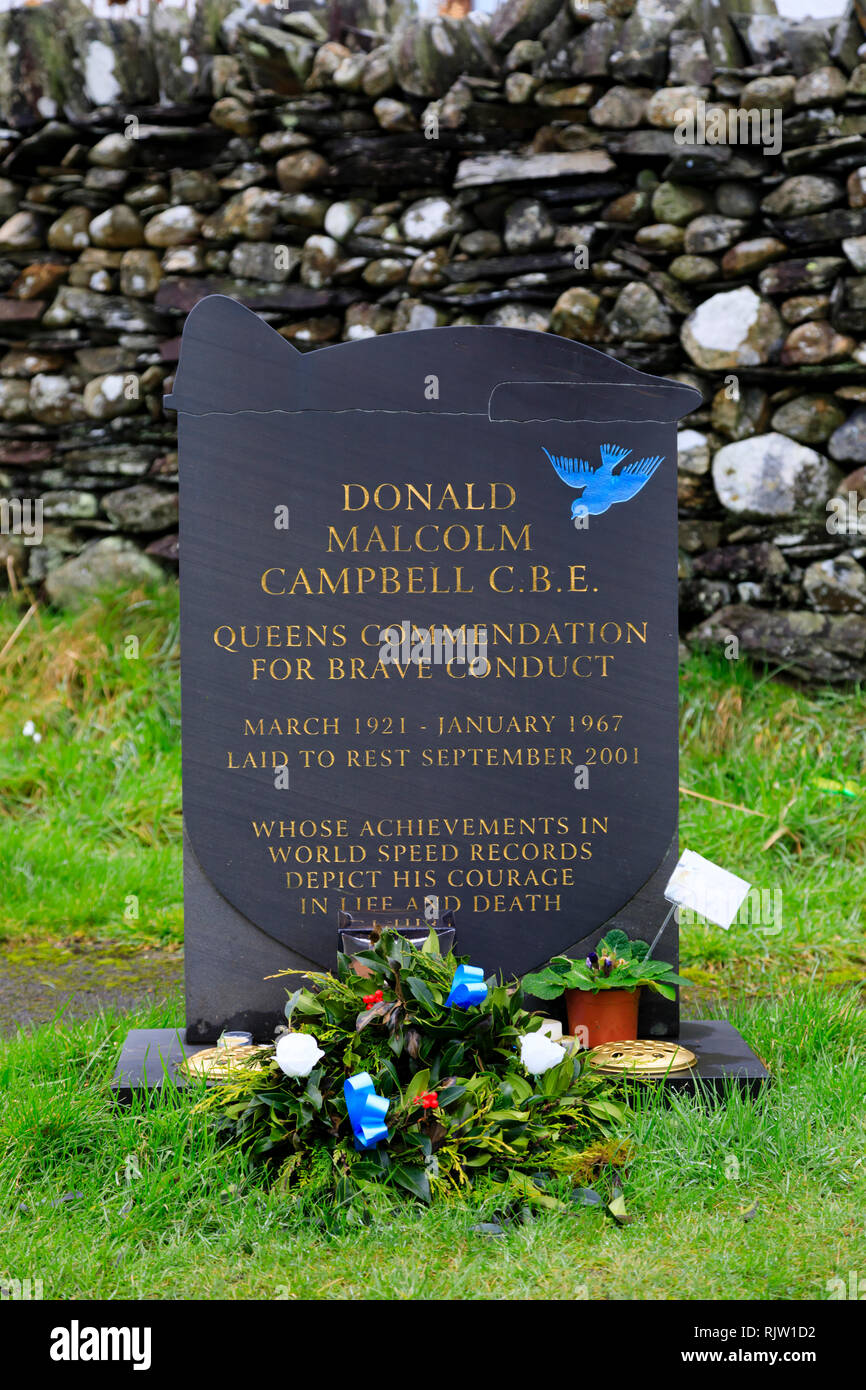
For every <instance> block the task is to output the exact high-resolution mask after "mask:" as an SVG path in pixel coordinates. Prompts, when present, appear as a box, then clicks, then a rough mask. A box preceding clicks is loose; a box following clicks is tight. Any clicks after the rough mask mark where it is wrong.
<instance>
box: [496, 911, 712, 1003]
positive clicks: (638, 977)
mask: <svg viewBox="0 0 866 1390" xmlns="http://www.w3.org/2000/svg"><path fill="white" fill-rule="evenodd" d="M648 950H649V946H648V944H647V942H646V941H630V940H629V938H628V936H627V935H626V933H625V932H624V931H620V930H619V929H618V928H614V929H613V930H612V931H609V932H608V933H607V936H606V937H605V938H604V940H603V941H600V942H599V943H598V946H597V948H596V950H595V951H590V953H589V955H587V956H585V957H584V958H583V959H582V960H571V959H570V958H569V957H568V956H554V957H553V959H552V960H551V961H550V963H549V964H548V965H546V966H545V967H544V969H543V970H539V971H538V972H537V973H536V974H534V975H525V976H524V977H523V987H524V989H525V990H526V992H527V994H532V995H534V996H535V997H536V998H537V999H557V998H558V997H559V995H560V994H563V993H564V992H565V990H567V989H584V990H591V991H592V992H593V994H597V993H599V992H600V991H601V990H603V989H626V990H629V991H631V990H635V989H640V987H641V986H642V985H647V986H648V987H649V988H650V989H652V990H655V992H656V993H657V994H663V995H664V997H665V998H666V999H674V998H676V990H675V988H674V987H675V985H687V984H688V983H689V982H688V980H684V979H683V978H682V976H681V975H677V973H676V971H675V970H674V969H673V968H672V966H670V965H668V964H667V962H666V961H663V960H647V959H646V955H647V951H648Z"/></svg>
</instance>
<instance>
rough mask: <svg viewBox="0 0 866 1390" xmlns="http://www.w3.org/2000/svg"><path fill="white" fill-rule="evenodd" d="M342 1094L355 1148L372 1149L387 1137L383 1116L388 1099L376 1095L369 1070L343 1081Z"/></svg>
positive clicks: (386, 1109) (386, 1108)
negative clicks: (353, 1136)
mask: <svg viewBox="0 0 866 1390" xmlns="http://www.w3.org/2000/svg"><path fill="white" fill-rule="evenodd" d="M343 1095H344V1097H345V1100H346V1109H347V1110H348V1112H349V1121H350V1123H351V1126H352V1131H353V1133H354V1135H355V1148H356V1149H372V1148H375V1146H376V1145H377V1144H378V1143H379V1141H380V1140H382V1139H387V1138H388V1126H387V1125H386V1124H385V1116H386V1114H387V1113H388V1106H389V1105H390V1104H391V1102H390V1100H386V1099H385V1097H384V1096H377V1095H376V1092H375V1090H374V1088H373V1081H372V1078H371V1077H370V1074H369V1072H366V1071H361V1072H358V1075H357V1076H350V1077H349V1079H348V1081H344V1082H343Z"/></svg>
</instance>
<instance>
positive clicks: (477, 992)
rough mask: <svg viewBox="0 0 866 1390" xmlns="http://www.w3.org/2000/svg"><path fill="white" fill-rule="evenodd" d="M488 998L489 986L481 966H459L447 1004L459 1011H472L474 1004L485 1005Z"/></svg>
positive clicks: (455, 972)
mask: <svg viewBox="0 0 866 1390" xmlns="http://www.w3.org/2000/svg"><path fill="white" fill-rule="evenodd" d="M486 998H487V986H486V984H485V983H484V971H483V970H482V969H481V966H480V965H458V967H457V969H456V970H455V971H454V979H453V980H452V981H451V989H450V991H449V994H448V998H447V999H446V1000H445V1003H446V1004H453V1005H454V1006H455V1008H458V1009H471V1008H472V1005H473V1004H483V1003H484V1000H485V999H486Z"/></svg>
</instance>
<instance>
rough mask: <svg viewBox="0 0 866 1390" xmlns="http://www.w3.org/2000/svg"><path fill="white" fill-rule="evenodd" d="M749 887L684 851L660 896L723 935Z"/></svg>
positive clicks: (731, 875) (709, 863)
mask: <svg viewBox="0 0 866 1390" xmlns="http://www.w3.org/2000/svg"><path fill="white" fill-rule="evenodd" d="M751 886H752V885H751V884H750V883H747V882H746V880H745V879H744V878H738V877H737V875H736V874H731V873H728V870H727V869H720V868H719V866H718V864H713V863H712V861H711V860H709V859H704V857H703V855H700V854H695V852H694V850H690V849H687V850H684V851H683V853H682V855H681V856H680V861H679V863H678V864H677V867H676V868H675V869H674V871H673V873H672V874H671V876H670V878H669V879H668V884H667V887H666V888H665V892H664V895H665V897H666V898H667V900H668V902H669V903H674V904H675V905H676V906H677V907H688V908H691V910H692V912H697V913H699V914H700V916H701V917H706V918H707V919H708V921H710V922H715V923H716V925H717V926H720V927H724V928H725V931H727V929H728V927H729V926H730V925H731V923H732V922H733V920H734V918H735V917H736V915H737V913H738V912H739V910H740V906H741V904H742V903H743V901H744V899H745V897H746V894H747V893H748V891H749V889H750V888H751Z"/></svg>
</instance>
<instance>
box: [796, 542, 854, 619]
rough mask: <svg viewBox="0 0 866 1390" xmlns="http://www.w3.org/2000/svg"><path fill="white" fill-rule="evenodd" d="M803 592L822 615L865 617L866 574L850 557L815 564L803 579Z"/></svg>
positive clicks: (810, 566)
mask: <svg viewBox="0 0 866 1390" xmlns="http://www.w3.org/2000/svg"><path fill="white" fill-rule="evenodd" d="M803 588H804V589H805V591H806V597H807V598H808V600H809V602H810V603H811V605H812V607H813V608H815V609H817V611H818V612H819V613H866V570H864V569H863V566H862V565H858V564H857V561H856V560H854V559H852V558H851V556H850V555H836V556H834V557H832V558H831V559H827V560H816V561H815V562H814V564H811V565H809V567H808V569H807V570H806V573H805V574H804V575H803Z"/></svg>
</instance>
